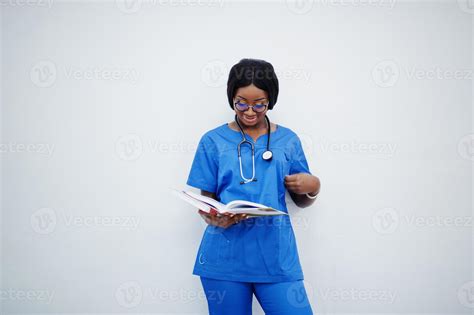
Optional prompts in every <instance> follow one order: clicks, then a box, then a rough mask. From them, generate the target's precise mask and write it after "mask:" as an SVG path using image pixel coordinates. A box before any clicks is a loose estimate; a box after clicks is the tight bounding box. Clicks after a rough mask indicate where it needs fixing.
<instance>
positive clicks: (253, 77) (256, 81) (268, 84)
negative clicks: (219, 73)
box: [227, 58, 279, 109]
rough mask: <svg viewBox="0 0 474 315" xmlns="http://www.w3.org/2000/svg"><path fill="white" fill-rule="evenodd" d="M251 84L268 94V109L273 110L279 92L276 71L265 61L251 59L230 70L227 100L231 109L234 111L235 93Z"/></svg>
mask: <svg viewBox="0 0 474 315" xmlns="http://www.w3.org/2000/svg"><path fill="white" fill-rule="evenodd" d="M251 84H253V85H255V86H256V87H258V88H259V89H261V90H264V91H265V92H267V93H268V100H269V104H268V109H273V106H274V105H275V103H276V102H277V99H278V90H279V88H278V78H277V76H276V73H275V70H274V69H273V66H272V64H271V63H269V62H267V61H265V60H261V59H249V58H245V59H242V60H240V61H239V63H237V64H235V65H234V66H233V67H232V68H231V69H230V72H229V79H228V81H227V99H228V100H229V105H230V108H232V109H234V102H233V100H234V95H235V92H236V91H237V90H238V89H239V88H241V87H246V86H249V85H251Z"/></svg>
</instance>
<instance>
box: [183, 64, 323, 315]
mask: <svg viewBox="0 0 474 315" xmlns="http://www.w3.org/2000/svg"><path fill="white" fill-rule="evenodd" d="M227 95H228V101H229V105H230V107H231V108H232V109H233V111H234V112H235V116H234V121H232V122H229V123H224V124H222V125H220V126H218V127H217V128H214V129H212V130H209V131H208V132H206V133H205V134H204V135H203V136H202V137H201V140H200V142H199V145H198V148H197V151H196V155H195V157H194V161H193V164H192V167H191V171H190V173H189V177H188V180H187V184H188V185H190V186H193V187H196V188H198V189H200V190H201V194H203V195H206V196H209V197H211V198H214V199H216V200H219V201H220V202H222V203H228V202H230V201H232V200H236V199H242V200H249V201H253V202H257V203H261V204H264V205H267V206H271V207H273V208H275V209H279V210H282V211H284V212H288V210H287V207H286V203H285V191H286V190H288V192H289V194H290V196H291V198H292V199H293V201H294V202H295V204H296V205H297V206H299V207H303V208H304V207H308V206H309V205H311V204H312V203H313V202H314V201H315V198H316V196H317V195H318V193H319V189H320V182H319V179H318V178H317V177H316V176H313V175H311V172H310V170H309V167H308V163H307V161H306V158H305V155H304V152H303V149H302V147H301V142H300V140H299V138H298V136H297V135H296V134H295V133H294V132H293V131H292V130H290V129H289V128H286V127H283V126H281V125H277V124H275V123H270V121H269V120H268V119H267V118H268V116H266V114H267V111H268V110H271V109H273V107H274V106H275V103H276V101H277V98H278V79H277V76H276V74H275V72H274V69H273V66H272V65H271V64H270V63H268V62H266V61H263V60H256V59H242V60H241V61H240V62H239V63H238V64H236V65H234V66H233V67H232V69H231V70H230V74H229V79H228V83H227ZM243 137H245V139H246V140H247V141H248V142H245V143H242V144H241V145H239V143H241V141H242V140H243ZM269 140H270V141H269ZM252 144H253V147H254V148H253V149H254V154H252ZM239 150H240V156H241V160H240V163H239V153H238V151H239ZM268 151H270V152H268ZM199 214H200V215H201V216H202V218H203V219H204V220H205V221H206V222H207V223H208V226H207V228H206V231H205V232H204V235H203V238H202V240H201V244H200V246H199V251H198V255H197V257H196V261H195V265H194V270H193V274H195V275H199V276H200V279H201V282H202V285H203V288H204V292H205V293H206V298H207V302H208V307H209V313H210V314H225V315H228V314H230V315H240V314H251V313H252V298H253V294H255V296H256V297H257V300H258V301H259V303H260V305H261V306H262V308H263V310H264V311H265V313H266V314H291V315H297V314H312V309H311V305H310V304H309V301H308V299H307V296H306V291H305V288H304V285H303V279H304V277H303V272H302V269H301V265H300V262H299V257H298V250H297V246H296V240H295V235H294V232H293V228H292V226H291V222H290V218H289V216H288V215H278V216H265V217H247V216H246V215H245V214H238V215H233V214H229V213H225V214H223V215H219V216H218V215H215V214H208V213H206V212H204V211H202V210H199Z"/></svg>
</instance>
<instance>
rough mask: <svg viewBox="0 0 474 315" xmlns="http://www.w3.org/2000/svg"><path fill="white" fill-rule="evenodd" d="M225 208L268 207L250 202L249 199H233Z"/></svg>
mask: <svg viewBox="0 0 474 315" xmlns="http://www.w3.org/2000/svg"><path fill="white" fill-rule="evenodd" d="M225 207H226V209H228V210H230V209H234V208H270V207H268V206H265V205H262V204H259V203H255V202H251V201H245V200H233V201H231V202H229V203H228V204H227V205H226V206H225Z"/></svg>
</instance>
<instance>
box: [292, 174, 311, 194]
mask: <svg viewBox="0 0 474 315" xmlns="http://www.w3.org/2000/svg"><path fill="white" fill-rule="evenodd" d="M318 182H319V181H318V178H317V177H316V176H313V175H311V174H307V173H298V174H293V175H286V176H285V186H286V189H288V190H289V191H290V192H293V193H295V194H306V193H316V190H318Z"/></svg>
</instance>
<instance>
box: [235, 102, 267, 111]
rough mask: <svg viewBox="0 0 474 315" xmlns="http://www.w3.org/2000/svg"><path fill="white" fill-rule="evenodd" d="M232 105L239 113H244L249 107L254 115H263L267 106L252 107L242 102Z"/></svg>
mask: <svg viewBox="0 0 474 315" xmlns="http://www.w3.org/2000/svg"><path fill="white" fill-rule="evenodd" d="M234 105H235V109H237V110H238V111H239V112H246V111H247V110H248V109H249V107H251V108H252V110H253V111H254V112H256V113H263V112H264V111H265V109H266V108H267V106H268V104H255V105H253V106H252V105H249V104H247V103H244V102H242V101H241V100H238V101H236V102H235V103H234Z"/></svg>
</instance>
